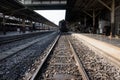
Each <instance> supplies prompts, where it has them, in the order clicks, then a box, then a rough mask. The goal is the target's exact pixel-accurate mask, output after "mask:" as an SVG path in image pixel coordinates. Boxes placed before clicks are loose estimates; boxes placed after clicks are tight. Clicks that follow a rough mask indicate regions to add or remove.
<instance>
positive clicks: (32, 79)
mask: <svg viewBox="0 0 120 80" xmlns="http://www.w3.org/2000/svg"><path fill="white" fill-rule="evenodd" d="M59 38H60V35H58V36H57V38H56V39H55V41H54V42H53V44H52V46H51V48H50V49H49V51H48V52H47V54H46V56H45V57H44V58H43V59H42V61H41V64H40V65H39V66H38V68H37V70H36V71H35V73H34V74H33V76H32V77H30V78H29V79H28V80H36V78H37V75H38V73H39V71H40V70H41V68H42V66H43V64H44V63H45V61H46V60H47V58H48V56H49V55H50V53H51V52H52V50H53V48H54V47H55V45H56V43H57V41H58V40H59Z"/></svg>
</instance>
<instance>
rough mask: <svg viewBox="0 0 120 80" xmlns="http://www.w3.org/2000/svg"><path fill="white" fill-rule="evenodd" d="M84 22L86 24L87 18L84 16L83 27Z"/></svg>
mask: <svg viewBox="0 0 120 80" xmlns="http://www.w3.org/2000/svg"><path fill="white" fill-rule="evenodd" d="M86 22H87V17H86V15H85V16H84V26H85V27H86Z"/></svg>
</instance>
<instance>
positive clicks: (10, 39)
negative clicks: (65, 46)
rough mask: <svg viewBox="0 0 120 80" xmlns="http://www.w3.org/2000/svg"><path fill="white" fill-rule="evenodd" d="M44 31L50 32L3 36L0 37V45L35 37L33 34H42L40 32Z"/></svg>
mask: <svg viewBox="0 0 120 80" xmlns="http://www.w3.org/2000/svg"><path fill="white" fill-rule="evenodd" d="M45 33H51V32H38V33H30V34H24V35H15V36H9V37H5V38H4V37H1V39H0V45H3V44H7V43H11V42H14V41H19V40H23V39H27V38H31V37H35V36H38V35H42V34H45Z"/></svg>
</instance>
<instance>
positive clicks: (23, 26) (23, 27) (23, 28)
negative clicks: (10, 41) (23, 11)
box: [22, 18, 25, 33]
mask: <svg viewBox="0 0 120 80" xmlns="http://www.w3.org/2000/svg"><path fill="white" fill-rule="evenodd" d="M22 31H23V33H25V18H23V19H22Z"/></svg>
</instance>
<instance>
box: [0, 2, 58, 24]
mask: <svg viewBox="0 0 120 80" xmlns="http://www.w3.org/2000/svg"><path fill="white" fill-rule="evenodd" d="M0 13H2V14H4V15H7V16H14V17H16V18H21V19H23V18H25V19H26V20H29V21H33V22H40V23H45V24H48V25H51V26H56V25H55V24H54V23H52V22H51V21H49V20H47V19H46V18H44V17H43V16H41V15H39V14H38V13H36V12H34V11H33V10H32V9H29V8H28V7H26V6H24V5H23V4H22V3H20V2H19V1H18V0H1V1H0Z"/></svg>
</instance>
